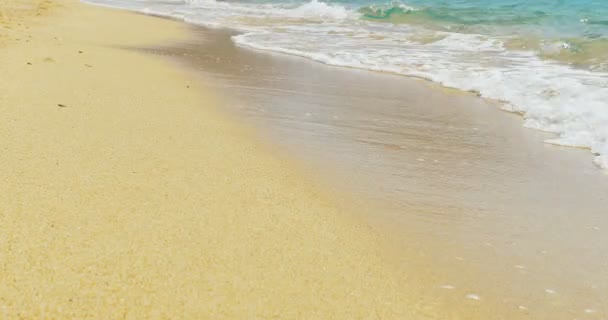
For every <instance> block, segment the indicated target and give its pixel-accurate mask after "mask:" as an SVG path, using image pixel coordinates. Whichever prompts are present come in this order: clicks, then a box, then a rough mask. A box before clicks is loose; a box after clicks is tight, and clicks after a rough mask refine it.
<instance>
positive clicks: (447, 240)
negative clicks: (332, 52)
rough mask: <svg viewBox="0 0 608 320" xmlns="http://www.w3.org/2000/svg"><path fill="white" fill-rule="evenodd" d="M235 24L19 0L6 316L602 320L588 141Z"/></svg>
mask: <svg viewBox="0 0 608 320" xmlns="http://www.w3.org/2000/svg"><path fill="white" fill-rule="evenodd" d="M236 34H237V33H236V32H235V31H233V30H225V29H205V28H199V27H193V26H191V25H187V24H185V23H183V22H178V21H173V20H169V19H164V18H159V17H153V16H146V15H142V14H138V13H131V12H127V11H120V10H115V9H108V8H101V7H96V6H92V5H88V4H83V3H80V2H79V1H75V0H10V1H8V2H6V3H2V4H0V113H1V114H2V121H1V123H2V124H1V125H0V137H1V138H0V150H1V152H0V163H1V164H2V169H0V319H4V318H6V319H47V318H50V319H100V318H101V319H161V318H162V319H166V318H170V319H271V318H273V319H467V320H472V319H509V320H513V319H552V320H561V319H575V318H576V319H605V317H606V315H607V314H608V309H607V308H608V306H606V299H608V297H607V296H606V293H605V292H607V291H606V289H607V288H608V278H606V274H607V273H606V267H607V266H608V256H607V255H606V254H605V252H607V251H606V250H607V249H608V235H605V233H603V232H602V231H603V230H605V229H607V228H608V219H606V218H605V212H604V211H605V207H606V206H607V205H608V198H607V197H606V196H605V190H607V188H608V179H606V177H605V175H603V174H601V173H599V172H600V171H599V169H598V168H597V167H595V166H594V165H593V164H592V162H591V160H590V157H591V155H590V154H589V152H588V151H581V150H565V149H566V148H563V147H555V146H548V145H543V144H542V141H543V140H545V139H547V138H549V137H550V135H549V134H547V133H542V132H539V131H531V130H523V129H522V128H521V118H520V117H519V116H517V115H514V114H506V113H505V112H503V111H499V110H498V109H497V108H496V102H495V101H494V102H493V101H489V100H485V99H481V98H479V97H477V96H475V95H474V94H470V93H464V92H460V91H457V90H454V89H446V88H444V87H441V86H438V85H435V84H431V83H430V82H428V81H422V80H420V79H414V78H409V77H403V76H396V75H389V74H385V73H378V72H370V71H366V70H353V69H347V68H337V67H330V66H326V65H323V64H319V63H317V62H314V61H309V60H305V59H302V58H298V57H291V56H285V55H277V54H272V53H268V52H260V51H254V50H251V49H245V48H242V47H238V46H235V44H234V42H233V41H232V40H231V38H230V37H231V36H233V35H236ZM574 213H576V214H574Z"/></svg>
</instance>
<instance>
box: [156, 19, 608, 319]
mask: <svg viewBox="0 0 608 320" xmlns="http://www.w3.org/2000/svg"><path fill="white" fill-rule="evenodd" d="M197 32H199V33H200V38H199V39H198V40H197V41H196V43H192V44H185V45H183V46H182V45H178V46H175V47H172V48H165V49H161V50H153V51H154V52H156V53H158V54H164V55H168V56H172V57H174V58H178V59H179V61H181V63H182V64H183V65H185V66H186V68H187V70H190V71H192V72H196V73H199V74H200V75H201V76H202V77H203V79H204V80H205V81H206V82H207V84H208V85H209V86H210V87H212V88H214V89H217V90H218V92H220V93H223V95H224V96H225V98H226V101H227V102H226V103H225V106H224V107H225V108H226V109H227V110H230V111H231V112H233V113H234V114H236V115H237V116H239V117H242V118H243V119H245V120H247V121H248V122H250V123H252V124H254V125H255V126H256V127H257V128H259V130H260V131H261V132H262V133H263V134H264V135H266V136H267V137H268V138H269V139H271V140H273V141H275V142H277V143H278V144H279V145H281V146H283V148H285V149H286V150H288V151H289V152H290V153H292V154H294V155H296V156H297V157H298V158H299V159H301V160H302V161H304V163H306V164H307V165H308V166H310V167H311V168H313V171H315V172H317V173H319V175H321V176H323V178H324V179H322V180H327V181H330V183H331V184H332V185H333V186H334V187H336V188H338V189H341V190H350V192H352V193H354V194H355V195H356V196H357V197H359V198H361V199H367V201H373V202H375V203H377V204H378V206H379V207H380V208H381V209H379V210H378V211H376V212H370V215H369V216H368V217H367V218H369V219H370V221H372V222H373V223H374V224H377V225H378V226H379V227H380V228H382V229H383V230H390V231H391V232H389V233H390V234H392V235H395V239H397V240H396V242H399V241H401V245H400V248H401V250H403V252H404V254H403V256H404V257H411V256H412V254H411V252H412V251H414V252H415V254H418V255H420V256H425V257H431V258H432V260H433V261H434V262H435V263H434V264H433V265H432V266H423V267H422V268H427V271H426V273H428V274H432V276H431V278H432V280H429V281H427V282H425V284H424V285H422V286H421V287H420V288H419V289H418V290H419V292H420V295H421V297H422V298H421V300H424V301H441V302H437V303H443V302H445V303H449V304H451V305H455V306H458V307H457V308H459V307H462V306H466V307H471V308H480V309H485V310H487V311H488V312H491V313H492V314H493V317H492V318H493V319H526V318H529V319H575V318H577V319H606V318H607V317H608V305H607V302H608V294H607V292H608V233H606V232H605V231H606V230H608V216H607V215H606V209H605V208H607V207H608V192H607V191H608V177H607V176H606V175H605V174H602V173H601V170H599V169H598V168H597V167H595V166H593V165H592V164H591V162H590V161H589V155H588V153H587V152H585V151H582V150H575V149H566V150H562V149H563V148H562V147H557V146H552V145H543V144H540V143H539V141H542V140H544V139H548V138H551V135H550V134H546V133H542V132H539V131H534V130H522V129H521V118H520V117H519V116H516V115H513V114H509V113H505V112H503V111H499V109H497V108H495V106H492V104H493V103H492V102H489V101H486V100H483V99H479V98H477V97H476V96H475V95H472V94H463V93H460V92H458V91H454V90H448V89H444V88H441V87H438V86H435V85H433V84H430V83H429V82H426V81H422V80H416V79H410V78H404V77H399V76H392V75H387V74H382V73H373V72H367V71H360V70H353V69H342V68H333V67H327V66H323V65H320V64H316V63H314V62H310V61H307V60H305V59H300V58H292V57H288V56H282V55H268V54H265V53H258V52H254V51H250V50H247V49H241V48H238V47H236V46H234V44H233V43H232V42H231V41H230V38H229V36H230V35H232V33H230V32H224V31H209V30H206V29H197ZM399 239H401V240H399ZM405 252H408V254H405ZM397 258H398V257H397ZM416 263H418V262H417V261H402V264H403V265H405V266H406V268H408V267H409V266H412V265H413V264H414V265H415V264H416ZM417 267H419V268H420V267H421V266H417ZM446 310H447V309H446ZM448 317H451V318H459V315H458V314H456V313H454V314H449V315H448Z"/></svg>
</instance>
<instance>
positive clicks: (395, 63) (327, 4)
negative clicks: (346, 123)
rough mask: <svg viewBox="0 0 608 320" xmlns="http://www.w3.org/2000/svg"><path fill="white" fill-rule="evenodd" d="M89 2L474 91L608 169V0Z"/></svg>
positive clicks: (254, 44) (245, 42)
mask: <svg viewBox="0 0 608 320" xmlns="http://www.w3.org/2000/svg"><path fill="white" fill-rule="evenodd" d="M86 2H89V3H93V4H98V5H103V6H110V7H117V8H123V9H129V10H134V11H138V12H142V13H146V14H153V15H160V16H166V17H171V18H175V19H179V20H183V21H185V22H188V23H192V24H197V25H201V26H205V27H208V28H229V29H233V30H236V31H238V34H237V35H235V36H233V37H232V41H234V43H235V44H237V45H238V46H242V47H249V48H252V49H255V50H264V51H273V52H277V53H283V54H289V55H295V56H301V57H305V58H308V59H312V60H315V61H318V62H320V63H325V64H328V65H333V66H341V67H349V68H359V69H367V70H372V71H378V72H387V73H393V74H401V75H405V76H413V77H419V78H424V79H428V80H430V81H434V82H437V83H440V84H442V85H443V86H446V87H451V88H456V89H460V90H464V91H469V92H474V93H476V94H478V95H479V96H481V97H485V98H489V99H493V100H497V101H499V102H500V105H501V107H502V108H503V109H504V110H506V111H510V112H515V113H519V114H521V115H522V116H523V117H524V122H523V123H524V126H525V127H527V128H533V129H538V130H543V131H547V132H551V133H555V135H554V136H553V138H550V139H548V140H546V142H547V143H550V144H556V145H562V146H570V147H580V148H587V149H589V150H590V151H591V152H592V154H593V161H594V163H595V164H597V165H598V166H599V167H601V168H605V169H606V168H608V1H606V0H405V1H395V2H387V1H378V0H324V1H321V0H312V1H311V0H273V1H271V0H228V1H221V0H86ZM380 94H381V93H380ZM448 107H449V106H448Z"/></svg>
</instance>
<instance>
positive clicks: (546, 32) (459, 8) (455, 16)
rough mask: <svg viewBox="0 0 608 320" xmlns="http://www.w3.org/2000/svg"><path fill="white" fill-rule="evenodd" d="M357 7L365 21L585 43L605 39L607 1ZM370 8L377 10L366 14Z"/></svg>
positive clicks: (423, 0) (421, 1)
mask: <svg viewBox="0 0 608 320" xmlns="http://www.w3.org/2000/svg"><path fill="white" fill-rule="evenodd" d="M357 5H359V6H361V7H362V11H364V12H365V13H368V12H369V14H366V16H367V17H369V18H373V19H379V20H389V21H399V22H403V23H408V22H410V21H412V22H419V23H424V22H428V23H429V24H431V25H435V26H438V27H441V28H451V29H452V30H454V29H460V30H467V31H471V32H476V31H479V30H482V31H484V32H493V33H496V34H512V33H519V34H521V35H523V36H528V35H530V34H536V35H539V36H553V37H584V38H588V39H598V38H604V39H605V38H606V36H608V1H603V0H602V1H598V0H553V1H551V0H517V1H513V0H485V1H484V0H457V1H445V0H410V1H408V2H407V7H409V8H407V7H405V8H404V7H401V6H400V5H399V4H398V3H395V5H389V6H386V5H380V6H378V5H377V4H374V3H358V4H357ZM374 7H376V8H381V9H380V10H378V11H376V12H373V11H375V10H369V9H373V8H374ZM370 11H372V12H370Z"/></svg>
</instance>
